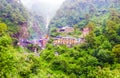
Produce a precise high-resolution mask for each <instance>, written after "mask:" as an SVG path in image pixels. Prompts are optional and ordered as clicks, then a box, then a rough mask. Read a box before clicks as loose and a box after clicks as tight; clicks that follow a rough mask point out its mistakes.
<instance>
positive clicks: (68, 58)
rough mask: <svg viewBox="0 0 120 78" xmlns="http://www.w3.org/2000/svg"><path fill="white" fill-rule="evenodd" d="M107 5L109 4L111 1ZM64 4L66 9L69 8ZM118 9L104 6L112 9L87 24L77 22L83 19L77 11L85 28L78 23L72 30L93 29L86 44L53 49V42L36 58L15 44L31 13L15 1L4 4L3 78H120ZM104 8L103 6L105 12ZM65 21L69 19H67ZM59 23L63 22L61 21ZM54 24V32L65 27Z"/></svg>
mask: <svg viewBox="0 0 120 78" xmlns="http://www.w3.org/2000/svg"><path fill="white" fill-rule="evenodd" d="M9 1H10V2H9ZM11 1H13V2H12V3H11ZM18 1H19V0H18ZM67 1H68V0H67ZM69 1H73V2H74V1H75V2H76V1H78V2H76V4H78V3H79V1H81V0H69ZM93 1H97V0H93ZM98 1H102V0H98ZM105 1H106V2H108V3H109V1H108V0H105ZM115 1H119V0H115ZM80 3H81V2H80ZM118 3H119V2H118ZM64 4H66V3H64ZM64 4H63V7H64V6H66V5H64ZM105 4H106V3H105ZM80 5H82V4H80ZM101 5H103V4H101ZM101 5H98V6H101ZM118 5H119V4H117V5H116V6H115V7H111V8H110V7H108V6H107V5H105V6H107V7H108V8H109V9H107V10H108V11H109V12H108V13H105V14H103V15H100V16H99V17H97V16H95V15H93V16H91V17H90V18H89V20H85V22H83V21H84V20H83V21H81V20H77V18H78V16H80V15H81V14H78V15H77V13H81V12H77V11H78V10H79V7H78V10H76V11H75V12H77V13H76V16H73V17H74V18H75V20H77V21H78V22H79V23H82V24H84V25H81V24H79V23H78V22H76V23H72V24H70V26H73V27H74V25H77V27H78V28H83V27H90V28H91V31H90V32H89V34H88V35H87V36H86V37H85V42H84V43H83V44H78V45H75V46H72V47H70V48H69V47H68V46H66V45H57V46H54V45H53V44H52V40H50V41H49V42H48V44H47V45H46V48H45V49H44V50H39V51H38V52H39V53H40V55H39V56H37V55H36V54H35V53H34V52H32V51H31V50H28V49H27V48H23V47H21V46H18V45H17V44H16V43H15V42H17V39H16V37H14V35H16V33H18V32H19V31H20V30H19V28H20V27H21V22H27V18H28V17H29V12H28V11H27V10H26V9H25V7H24V6H23V5H22V3H18V2H16V0H1V1H0V78H120V11H119V8H120V7H119V6H118ZM14 6H15V7H14ZM73 6H74V4H73ZM78 6H79V5H78ZM96 6H97V5H96ZM105 6H102V9H103V7H105ZM1 7H2V8H1ZM73 9H74V8H73ZM65 11H66V10H65ZM21 12H24V13H21ZM64 13H65V14H67V13H66V12H64ZM83 14H84V13H83ZM72 15H75V14H72ZM88 15H89V13H88ZM90 15H91V14H90ZM68 16H69V15H68ZM55 18H57V17H55ZM61 18H63V17H61ZM64 19H67V17H66V16H64ZM59 20H60V21H62V19H59ZM69 20H70V19H69ZM75 20H71V21H72V22H74V21H75ZM53 21H54V20H52V22H51V24H54V26H53V28H54V27H59V26H57V25H55V24H56V23H57V24H58V23H60V24H62V25H63V26H65V25H66V24H63V23H61V22H60V21H59V22H55V21H57V19H56V20H55V21H54V22H55V23H54V22H53ZM63 21H64V20H63ZM66 21H67V20H66ZM67 22H68V21H67ZM67 22H66V23H67ZM50 26H51V25H50ZM81 26H82V27H81ZM53 33H55V32H53ZM51 34H52V33H51ZM77 35H78V34H77Z"/></svg>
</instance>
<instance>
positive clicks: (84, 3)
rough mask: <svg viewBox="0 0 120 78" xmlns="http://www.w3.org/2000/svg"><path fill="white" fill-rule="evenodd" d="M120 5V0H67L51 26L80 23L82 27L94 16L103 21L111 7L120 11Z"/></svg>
mask: <svg viewBox="0 0 120 78" xmlns="http://www.w3.org/2000/svg"><path fill="white" fill-rule="evenodd" d="M119 6H120V1H119V0H66V1H65V2H64V3H63V5H62V6H61V8H60V9H59V10H58V11H57V13H56V16H55V17H54V18H53V20H52V22H51V25H50V26H54V27H62V26H66V25H67V26H73V25H75V24H78V25H79V27H81V28H82V27H84V26H85V25H86V24H87V23H88V21H89V20H91V19H93V18H95V19H97V20H98V21H102V22H103V20H105V19H106V18H108V15H109V12H110V9H111V8H116V9H117V10H119V11H120V7H119ZM101 17H106V18H101ZM99 19H100V20H99Z"/></svg>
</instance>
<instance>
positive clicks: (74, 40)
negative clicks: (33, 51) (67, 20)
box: [53, 37, 82, 45]
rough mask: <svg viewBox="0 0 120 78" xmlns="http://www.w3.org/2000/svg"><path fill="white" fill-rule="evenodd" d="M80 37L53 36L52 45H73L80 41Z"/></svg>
mask: <svg viewBox="0 0 120 78" xmlns="http://www.w3.org/2000/svg"><path fill="white" fill-rule="evenodd" d="M81 40H82V39H81V38H78V39H77V38H72V37H61V38H54V41H53V43H54V45H59V44H62V45H74V44H79V43H81Z"/></svg>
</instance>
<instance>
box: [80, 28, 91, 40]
mask: <svg viewBox="0 0 120 78" xmlns="http://www.w3.org/2000/svg"><path fill="white" fill-rule="evenodd" d="M89 32H90V29H89V28H88V27H87V28H83V30H82V35H81V38H84V37H85V36H87V35H88V34H89Z"/></svg>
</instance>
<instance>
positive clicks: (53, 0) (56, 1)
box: [21, 0, 64, 8]
mask: <svg viewBox="0 0 120 78" xmlns="http://www.w3.org/2000/svg"><path fill="white" fill-rule="evenodd" d="M21 1H22V2H23V4H24V5H26V6H27V7H28V8H29V7H31V5H32V4H34V3H43V4H45V5H46V4H49V5H53V6H54V7H55V6H57V7H58V6H60V5H61V4H62V3H63V1H64V0H21ZM48 7H50V6H48Z"/></svg>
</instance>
